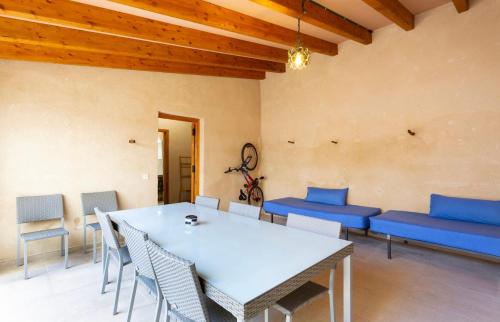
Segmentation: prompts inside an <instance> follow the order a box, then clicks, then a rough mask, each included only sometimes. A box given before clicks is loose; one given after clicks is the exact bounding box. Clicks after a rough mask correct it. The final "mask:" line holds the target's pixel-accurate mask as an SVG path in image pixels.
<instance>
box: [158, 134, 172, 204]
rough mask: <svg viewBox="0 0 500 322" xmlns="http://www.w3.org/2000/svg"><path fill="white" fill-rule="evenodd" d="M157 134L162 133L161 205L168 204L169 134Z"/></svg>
mask: <svg viewBox="0 0 500 322" xmlns="http://www.w3.org/2000/svg"><path fill="white" fill-rule="evenodd" d="M158 132H160V133H163V204H165V205H166V204H168V203H169V196H170V190H169V187H168V181H169V176H170V172H169V171H168V170H169V166H170V165H169V162H168V161H169V160H168V159H169V158H168V156H169V152H170V151H169V149H170V146H169V134H168V129H158Z"/></svg>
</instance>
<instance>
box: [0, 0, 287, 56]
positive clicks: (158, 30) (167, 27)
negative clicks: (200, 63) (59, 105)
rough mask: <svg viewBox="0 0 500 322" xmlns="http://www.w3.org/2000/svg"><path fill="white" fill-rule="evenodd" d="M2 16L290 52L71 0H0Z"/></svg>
mask: <svg viewBox="0 0 500 322" xmlns="http://www.w3.org/2000/svg"><path fill="white" fill-rule="evenodd" d="M0 15H2V16H7V17H12V18H19V19H27V20H34V21H37V22H42V23H49V24H56V25H61V26H66V27H69V28H79V29H86V30H90V31H95V32H101V33H109V34H114V35H119V36H124V37H132V38H139V39H142V40H148V41H155V42H161V43H167V44H172V45H177V46H184V47H190V48H197V49H203V50H210V51H215V52H222V53H226V54H232V55H237V56H245V57H252V58H258V59H264V60H272V61H279V62H286V61H287V55H288V54H287V51H286V50H284V49H281V48H275V47H270V46H265V45H261V44H257V43H253V42H249V41H244V40H240V39H235V38H230V37H226V36H221V35H216V34H212V33H208V32H204V31H200V30H196V29H191V28H186V27H181V26H176V25H173V24H169V23H165V22H160V21H156V20H151V19H146V18H142V17H138V16H133V15H129V14H125V13H121V12H117V11H113V10H108V9H103V8H99V7H95V6H90V5H86V4H82V3H78V2H74V1H69V0H50V1H49V0H47V1H45V0H0Z"/></svg>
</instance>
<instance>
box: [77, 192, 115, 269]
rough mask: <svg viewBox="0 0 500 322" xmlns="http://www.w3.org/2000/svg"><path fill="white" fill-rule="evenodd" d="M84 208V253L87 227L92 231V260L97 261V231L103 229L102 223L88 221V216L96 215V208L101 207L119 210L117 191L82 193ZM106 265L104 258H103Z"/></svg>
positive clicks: (107, 209)
mask: <svg viewBox="0 0 500 322" xmlns="http://www.w3.org/2000/svg"><path fill="white" fill-rule="evenodd" d="M81 200H82V209H83V253H87V228H88V229H90V230H91V231H92V261H93V262H94V263H96V262H97V259H96V257H97V254H96V253H97V251H96V247H97V238H96V234H97V231H99V230H101V225H99V223H98V222H93V223H88V224H87V216H89V215H95V213H94V208H99V209H100V210H101V211H104V212H108V211H116V210H118V202H117V200H116V191H103V192H89V193H82V194H81ZM102 262H103V266H104V258H103V259H102Z"/></svg>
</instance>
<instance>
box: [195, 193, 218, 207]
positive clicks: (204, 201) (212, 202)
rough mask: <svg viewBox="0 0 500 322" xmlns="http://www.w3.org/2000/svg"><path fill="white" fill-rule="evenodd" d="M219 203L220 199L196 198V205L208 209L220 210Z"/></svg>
mask: <svg viewBox="0 0 500 322" xmlns="http://www.w3.org/2000/svg"><path fill="white" fill-rule="evenodd" d="M219 202H220V200H219V198H213V197H206V196H196V199H195V201H194V204H195V205H198V206H203V207H207V208H212V209H219Z"/></svg>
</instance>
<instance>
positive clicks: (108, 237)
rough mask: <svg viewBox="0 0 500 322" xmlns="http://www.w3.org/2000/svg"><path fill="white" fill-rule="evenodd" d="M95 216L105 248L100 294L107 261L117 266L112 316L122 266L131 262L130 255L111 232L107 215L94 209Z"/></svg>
mask: <svg viewBox="0 0 500 322" xmlns="http://www.w3.org/2000/svg"><path fill="white" fill-rule="evenodd" d="M94 212H95V214H96V216H97V220H98V221H99V224H100V225H101V229H102V238H103V247H106V248H107V249H106V252H104V253H105V254H106V258H105V259H104V276H103V278H102V287H101V294H104V291H105V289H106V285H107V284H108V270H109V261H110V259H111V258H113V259H114V260H115V261H116V263H117V264H118V279H117V282H116V294H115V305H114V307H113V315H115V314H116V313H117V312H118V311H117V309H118V298H119V297H120V287H121V284H122V275H123V266H125V265H128V264H130V263H131V262H132V260H131V258H130V254H129V252H128V248H127V246H123V247H121V246H120V243H119V242H118V238H117V237H116V234H115V233H114V231H113V226H112V224H111V219H110V218H109V215H108V214H105V213H103V212H102V211H100V210H99V209H98V208H95V209H94Z"/></svg>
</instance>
